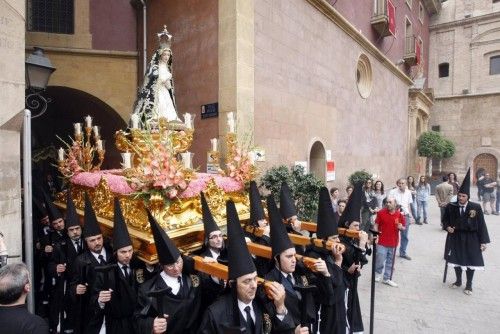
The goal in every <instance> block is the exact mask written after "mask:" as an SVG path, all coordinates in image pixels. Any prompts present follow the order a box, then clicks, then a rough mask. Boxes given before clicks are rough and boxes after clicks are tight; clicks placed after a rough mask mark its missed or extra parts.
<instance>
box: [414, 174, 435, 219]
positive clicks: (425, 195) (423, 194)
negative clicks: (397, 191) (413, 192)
mask: <svg viewBox="0 0 500 334" xmlns="http://www.w3.org/2000/svg"><path fill="white" fill-rule="evenodd" d="M430 195H431V186H430V185H429V183H428V182H427V179H426V178H425V176H424V175H421V176H420V178H419V180H418V186H417V219H416V220H417V221H416V223H417V224H418V225H422V222H423V223H424V224H428V221H427V207H428V201H429V197H430ZM421 218H423V221H422V220H421Z"/></svg>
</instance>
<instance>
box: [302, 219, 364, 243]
mask: <svg viewBox="0 0 500 334" xmlns="http://www.w3.org/2000/svg"><path fill="white" fill-rule="evenodd" d="M300 227H301V228H302V229H303V230H304V231H308V232H312V233H315V232H316V231H317V230H318V225H317V224H316V223H313V222H304V221H301V222H300ZM338 232H339V235H345V236H347V237H349V238H354V239H359V231H356V230H349V229H347V228H345V227H339V228H338Z"/></svg>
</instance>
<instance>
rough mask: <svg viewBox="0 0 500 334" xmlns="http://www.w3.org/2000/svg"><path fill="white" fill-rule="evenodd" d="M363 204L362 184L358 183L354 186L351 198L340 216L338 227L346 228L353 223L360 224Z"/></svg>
mask: <svg viewBox="0 0 500 334" xmlns="http://www.w3.org/2000/svg"><path fill="white" fill-rule="evenodd" d="M362 204H363V183H362V182H358V183H356V184H355V185H354V189H353V191H352V194H351V196H349V199H348V200H347V204H346V207H345V210H344V212H342V216H340V218H339V223H338V224H339V226H347V225H348V224H350V223H351V222H353V221H357V222H361V218H360V217H361V206H362Z"/></svg>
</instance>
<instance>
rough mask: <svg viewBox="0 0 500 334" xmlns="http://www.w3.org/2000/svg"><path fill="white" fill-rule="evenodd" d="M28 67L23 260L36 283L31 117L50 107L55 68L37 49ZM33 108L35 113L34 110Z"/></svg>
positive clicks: (32, 306)
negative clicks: (49, 90)
mask: <svg viewBox="0 0 500 334" xmlns="http://www.w3.org/2000/svg"><path fill="white" fill-rule="evenodd" d="M25 66H26V87H27V88H26V98H25V104H26V109H25V110H24V122H23V190H24V202H23V206H24V240H25V245H24V250H25V258H24V261H25V262H26V265H27V266H28V269H29V273H30V281H31V282H34V268H33V224H32V220H33V216H32V207H31V201H32V184H33V183H32V178H31V119H33V118H36V117H40V116H42V115H43V114H44V113H45V111H46V110H47V106H48V103H49V102H50V99H47V98H45V97H43V96H42V95H41V93H42V92H43V91H44V90H45V88H46V87H47V83H48V82H49V78H50V75H51V74H52V72H54V71H55V70H56V68H55V67H53V66H52V63H51V62H50V60H49V59H48V58H47V57H45V55H44V54H43V49H41V48H37V47H35V50H34V51H33V53H32V54H31V55H29V57H28V59H26V62H25ZM32 111H33V113H32ZM32 115H33V116H32ZM27 305H28V310H29V311H30V312H32V313H34V312H35V293H34V289H30V291H29V293H28V300H27Z"/></svg>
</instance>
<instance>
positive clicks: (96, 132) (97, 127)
mask: <svg viewBox="0 0 500 334" xmlns="http://www.w3.org/2000/svg"><path fill="white" fill-rule="evenodd" d="M92 130H94V136H96V137H99V126H97V125H94V126H93V127H92Z"/></svg>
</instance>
